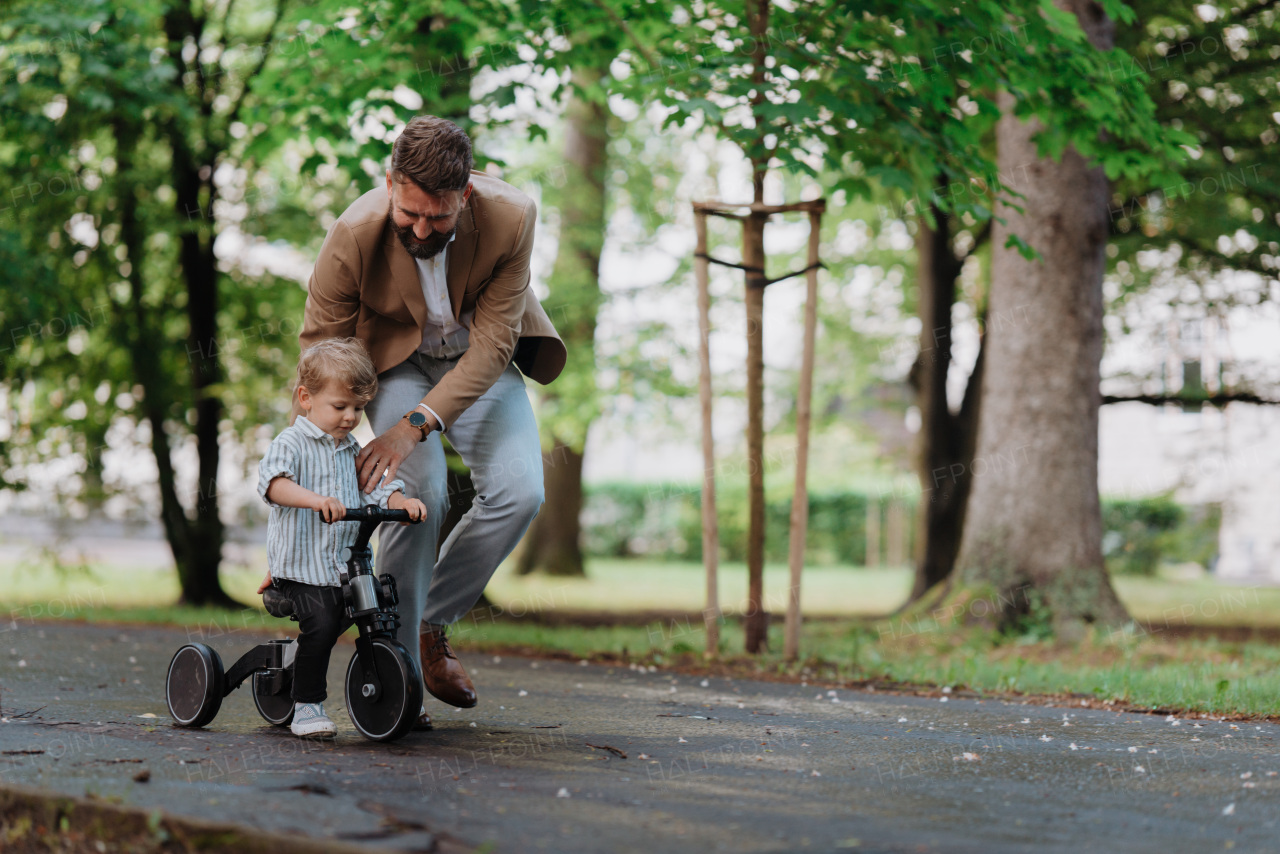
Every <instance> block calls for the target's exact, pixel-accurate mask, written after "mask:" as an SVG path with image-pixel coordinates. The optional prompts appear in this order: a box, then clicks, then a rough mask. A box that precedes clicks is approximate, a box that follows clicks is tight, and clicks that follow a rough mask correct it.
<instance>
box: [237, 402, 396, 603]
mask: <svg viewBox="0 0 1280 854" xmlns="http://www.w3.org/2000/svg"><path fill="white" fill-rule="evenodd" d="M359 453H360V443H359V442H357V441H356V440H355V438H354V437H353V436H352V435H351V434H350V433H348V434H347V435H346V436H345V437H344V438H343V440H342V441H341V442H339V443H338V444H337V445H336V446H335V445H334V441H333V437H332V436H330V435H329V434H328V433H326V432H324V431H323V430H321V429H320V428H319V427H317V426H316V425H315V424H313V423H312V422H311V421H310V420H309V419H308V418H307V417H306V416H305V415H299V416H298V418H297V419H296V420H295V421H294V422H293V425H292V426H291V427H286V428H285V429H284V430H282V431H281V432H280V435H279V436H276V437H275V439H273V440H271V447H270V448H268V449H267V455H266V456H265V457H263V458H262V462H260V463H259V464H258V494H259V495H260V496H262V500H263V501H265V502H267V504H268V505H270V507H271V516H270V518H269V519H268V520H267V569H268V570H270V572H271V577H272V578H288V579H291V580H293V581H300V582H302V583H303V584H311V585H314V586H316V587H337V586H338V585H339V583H340V582H339V580H338V570H339V569H340V568H343V567H345V566H346V562H345V561H343V559H342V550H343V549H344V548H346V547H347V546H350V545H353V544H354V543H355V541H356V536H357V534H358V532H359V528H360V525H359V524H358V523H356V522H335V523H333V524H329V523H326V522H325V521H324V520H323V519H322V518H321V517H320V514H319V513H318V512H317V511H315V510H306V509H303V508H301V507H284V506H282V505H279V504H276V503H274V502H273V501H271V500H270V499H269V498H267V487H268V486H270V485H271V481H272V480H274V479H275V478H277V477H287V478H289V480H292V481H293V482H294V483H296V484H298V485H299V486H302V487H305V488H307V489H309V490H311V491H312V492H314V493H316V494H317V495H324V496H331V497H333V498H337V499H338V500H339V501H341V502H342V503H343V505H344V506H346V507H363V506H364V505H366V504H377V505H378V506H379V507H382V508H384V509H385V508H386V506H387V500H388V499H389V498H390V497H391V495H392V493H394V492H395V491H396V490H403V489H404V481H402V480H400V479H398V478H397V479H396V480H393V481H391V483H389V484H387V485H386V486H385V487H377V486H375V487H374V490H373V492H371V493H369V494H368V495H367V497H366V496H363V495H361V494H360V483H359V480H358V478H357V476H356V455H357V454H359Z"/></svg>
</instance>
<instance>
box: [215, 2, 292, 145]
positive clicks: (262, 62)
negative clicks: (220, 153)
mask: <svg viewBox="0 0 1280 854" xmlns="http://www.w3.org/2000/svg"><path fill="white" fill-rule="evenodd" d="M288 3H289V0H278V2H277V3H276V15H275V18H274V19H273V20H272V21H271V28H270V29H268V30H267V35H266V37H265V38H264V39H263V40H262V45H261V47H262V55H261V56H259V57H258V64H257V65H256V66H255V67H254V69H253V71H252V72H251V73H250V74H249V75H248V76H246V77H245V78H244V87H243V88H242V89H241V90H240V96H239V97H238V98H236V103H235V106H233V107H232V108H231V112H230V113H228V114H227V127H228V128H229V127H230V126H231V125H232V124H234V123H235V121H236V120H237V119H238V118H239V117H240V110H241V108H242V107H244V102H245V99H246V98H248V97H249V88H250V86H251V85H252V83H253V78H255V77H257V76H258V75H259V74H261V73H262V69H263V68H264V67H265V66H266V64H267V60H268V59H269V58H270V57H271V46H272V44H274V43H275V39H276V29H277V28H278V27H279V26H280V21H281V20H282V19H283V18H284V9H285V6H287V5H288Z"/></svg>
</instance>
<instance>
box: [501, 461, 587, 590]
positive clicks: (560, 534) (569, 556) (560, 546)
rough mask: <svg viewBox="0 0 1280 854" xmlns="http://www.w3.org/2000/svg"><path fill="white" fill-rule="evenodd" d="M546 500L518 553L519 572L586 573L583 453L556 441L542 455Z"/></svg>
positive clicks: (522, 573)
mask: <svg viewBox="0 0 1280 854" xmlns="http://www.w3.org/2000/svg"><path fill="white" fill-rule="evenodd" d="M542 465H543V472H544V484H545V488H546V494H547V501H546V503H545V504H543V505H542V510H541V511H539V513H538V519H537V523H536V526H535V530H533V531H531V532H530V537H529V539H528V541H527V542H526V543H525V548H524V550H523V551H522V552H521V554H520V566H519V568H518V570H517V571H518V572H519V573H520V574H521V575H524V574H526V573H529V572H534V571H535V570H538V571H541V572H545V573H547V574H548V575H586V570H585V569H584V567H583V561H582V542H581V539H582V525H581V523H580V519H581V516H582V453H581V452H579V451H575V450H574V449H573V448H571V447H569V446H568V445H563V444H560V443H559V442H557V443H556V444H555V446H554V447H553V448H552V449H551V452H550V453H547V454H543V455H542Z"/></svg>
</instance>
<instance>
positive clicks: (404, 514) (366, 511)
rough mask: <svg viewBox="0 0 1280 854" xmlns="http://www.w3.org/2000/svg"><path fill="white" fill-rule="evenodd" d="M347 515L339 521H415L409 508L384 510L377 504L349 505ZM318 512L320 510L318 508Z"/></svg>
mask: <svg viewBox="0 0 1280 854" xmlns="http://www.w3.org/2000/svg"><path fill="white" fill-rule="evenodd" d="M345 509H346V512H347V515H345V516H343V517H342V518H341V519H339V520H338V521H339V522H414V521H415V520H414V519H411V518H410V517H409V511H408V510H383V509H382V508H381V507H379V506H378V505H376V504H366V505H365V506H363V507H347V508H345ZM316 512H317V513H319V512H320V511H319V510H317V511H316Z"/></svg>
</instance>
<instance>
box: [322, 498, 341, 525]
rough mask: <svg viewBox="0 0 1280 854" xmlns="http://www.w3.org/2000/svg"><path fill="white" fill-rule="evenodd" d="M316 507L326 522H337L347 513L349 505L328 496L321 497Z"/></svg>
mask: <svg viewBox="0 0 1280 854" xmlns="http://www.w3.org/2000/svg"><path fill="white" fill-rule="evenodd" d="M315 509H316V510H318V511H319V512H320V518H321V519H324V520H325V521H326V522H337V521H339V520H340V519H342V517H344V516H346V515H347V506H346V505H345V504H343V503H342V502H341V501H339V500H338V499H336V498H331V497H328V496H326V497H324V498H321V499H320V501H319V503H317V504H316V506H315Z"/></svg>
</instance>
